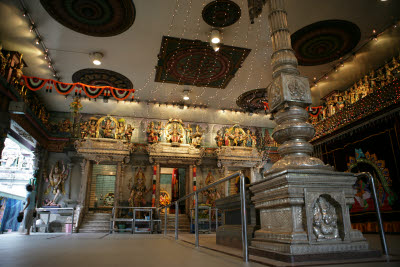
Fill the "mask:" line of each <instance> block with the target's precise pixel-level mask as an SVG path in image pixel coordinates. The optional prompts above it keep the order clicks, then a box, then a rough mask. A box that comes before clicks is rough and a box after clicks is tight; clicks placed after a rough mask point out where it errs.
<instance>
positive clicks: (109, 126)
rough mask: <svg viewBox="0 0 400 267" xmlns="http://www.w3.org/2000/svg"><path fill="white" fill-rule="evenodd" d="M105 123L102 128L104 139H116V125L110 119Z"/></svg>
mask: <svg viewBox="0 0 400 267" xmlns="http://www.w3.org/2000/svg"><path fill="white" fill-rule="evenodd" d="M104 121H105V123H104V124H103V125H102V126H101V128H103V137H104V138H114V134H113V131H114V129H115V125H114V124H113V123H112V121H111V119H110V118H108V117H107V118H106V119H105V120H104ZM124 128H125V127H124Z"/></svg>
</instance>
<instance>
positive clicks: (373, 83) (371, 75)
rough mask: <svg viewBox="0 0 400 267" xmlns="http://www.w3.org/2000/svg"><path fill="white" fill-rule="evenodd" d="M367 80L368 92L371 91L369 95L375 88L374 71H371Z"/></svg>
mask: <svg viewBox="0 0 400 267" xmlns="http://www.w3.org/2000/svg"><path fill="white" fill-rule="evenodd" d="M369 80H370V82H371V88H370V91H371V93H373V92H374V89H375V88H376V77H375V71H374V70H372V71H371V72H370V73H369Z"/></svg>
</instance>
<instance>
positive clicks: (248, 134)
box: [244, 130, 253, 147]
mask: <svg viewBox="0 0 400 267" xmlns="http://www.w3.org/2000/svg"><path fill="white" fill-rule="evenodd" d="M252 136H253V135H252V133H251V131H250V130H247V134H246V136H245V139H244V142H245V144H246V146H247V147H251V143H252V141H251V140H252Z"/></svg>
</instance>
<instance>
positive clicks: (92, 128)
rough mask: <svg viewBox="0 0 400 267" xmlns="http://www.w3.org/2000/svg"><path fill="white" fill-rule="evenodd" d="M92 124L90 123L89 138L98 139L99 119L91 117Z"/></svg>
mask: <svg viewBox="0 0 400 267" xmlns="http://www.w3.org/2000/svg"><path fill="white" fill-rule="evenodd" d="M89 121H90V123H89V132H88V134H89V137H90V138H96V130H97V129H96V128H97V118H95V117H91V118H90V119H89Z"/></svg>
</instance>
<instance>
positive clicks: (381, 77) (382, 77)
mask: <svg viewBox="0 0 400 267" xmlns="http://www.w3.org/2000/svg"><path fill="white" fill-rule="evenodd" d="M377 76H378V77H377V79H378V81H379V87H380V88H382V87H383V86H385V85H386V78H385V74H383V70H382V68H381V69H379V70H378V74H377Z"/></svg>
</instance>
